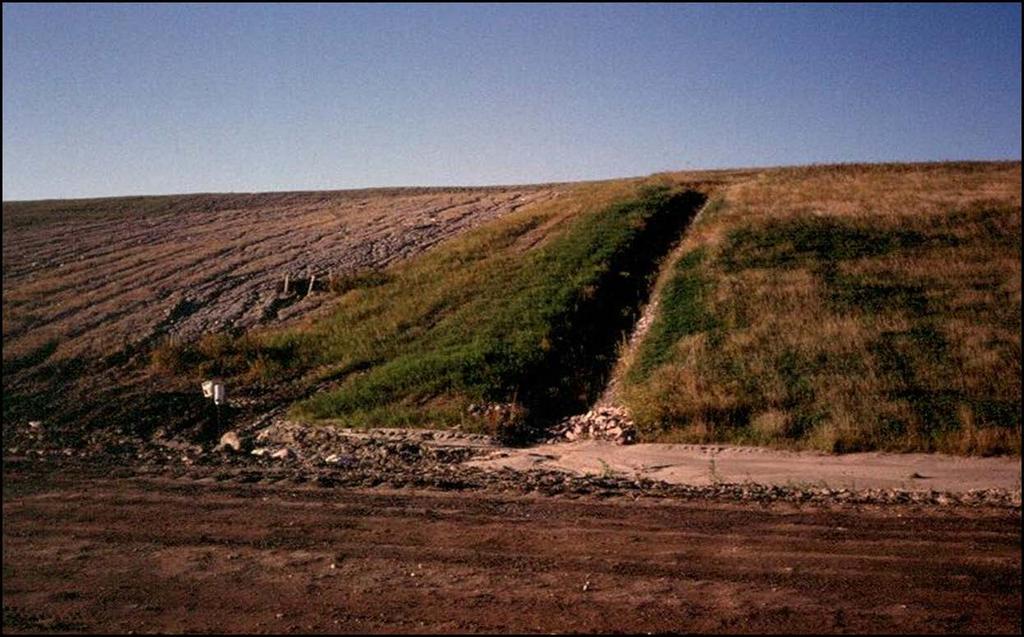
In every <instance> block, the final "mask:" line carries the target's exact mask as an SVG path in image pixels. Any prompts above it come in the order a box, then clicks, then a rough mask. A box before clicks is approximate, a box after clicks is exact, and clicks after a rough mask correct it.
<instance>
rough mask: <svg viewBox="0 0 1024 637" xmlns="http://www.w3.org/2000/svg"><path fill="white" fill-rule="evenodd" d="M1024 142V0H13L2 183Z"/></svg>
mask: <svg viewBox="0 0 1024 637" xmlns="http://www.w3.org/2000/svg"><path fill="white" fill-rule="evenodd" d="M1020 156H1021V9H1020V5H1001V6H992V5H990V6H984V5H972V6H967V5H959V6H957V5H944V6H905V5H899V6H849V5H846V6H769V5H765V6H756V5H755V6H700V5H681V6H668V5H627V6H614V5H600V6H598V5H594V6H586V5H582V6H581V5H571V6H570V5H549V6H544V5H518V6H493V5H476V6H466V5H459V6H456V5H451V6H428V5H401V6H379V5H374V6H351V5H349V6H316V5H303V6H296V5H282V6H242V5H218V6H166V5H162V6H156V5H152V6H146V5H142V6H125V5H117V6H62V5H49V6H26V5H10V4H5V5H4V6H3V198H4V199H5V200H9V199H34V198H49V197H85V196H101V195H124V194H142V193H154V194H155V193H173V192H223V191H264V190H295V189H326V188H352V187H365V186H382V185H393V186H404V185H457V184H458V185H463V184H464V185H479V184H499V183H526V182H540V181H561V180H579V179H594V178H605V177H620V176H630V175H641V174H647V173H651V172H655V171H659V170H669V169H688V168H716V167H736V166H760V165H781V164H806V163H820V162H848V161H917V160H941V159H1020Z"/></svg>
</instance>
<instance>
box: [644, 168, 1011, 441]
mask: <svg viewBox="0 0 1024 637" xmlns="http://www.w3.org/2000/svg"><path fill="white" fill-rule="evenodd" d="M1020 193H1021V168H1020V163H1019V162H1013V163H984V164H980V163H979V164H975V163H970V164H928V165H882V166H824V167H807V168H787V169H775V170H768V171H763V172H760V173H757V174H754V175H748V176H746V177H745V178H744V177H743V176H740V177H739V178H738V180H737V181H736V182H735V183H732V184H727V185H726V186H725V187H724V188H723V189H722V191H721V195H720V196H721V199H722V203H721V205H719V206H716V207H715V210H713V211H709V212H710V214H708V215H706V216H704V217H703V218H702V219H701V220H700V222H699V223H698V224H697V226H696V227H695V228H693V229H692V231H691V232H690V233H689V235H688V237H687V239H686V240H685V242H684V245H683V248H682V253H683V254H684V255H687V254H690V255H695V254H699V255H703V258H702V259H701V264H700V267H699V269H698V270H693V271H687V272H686V273H682V272H680V273H676V274H674V276H677V277H683V278H685V277H691V278H692V279H693V280H694V281H696V280H697V279H700V280H701V281H703V285H704V288H700V289H702V290H704V291H702V292H701V293H699V294H696V295H694V296H692V298H690V299H689V301H690V302H692V304H695V306H696V307H698V309H699V310H700V312H703V313H705V314H706V315H707V317H708V318H707V319H706V320H705V321H704V325H703V327H701V328H700V329H697V328H694V329H691V330H689V332H688V333H682V334H680V335H679V338H676V339H674V340H673V341H672V342H671V344H670V345H668V346H667V349H668V350H669V351H668V354H667V356H665V355H661V357H660V358H661V359H663V360H662V364H659V365H654V366H653V368H651V369H639V370H636V371H633V372H632V374H631V375H630V376H629V377H630V378H631V380H632V382H630V383H628V386H627V388H626V391H625V398H626V400H627V402H628V404H629V406H630V407H631V408H632V410H633V412H634V414H635V416H636V417H637V419H638V421H639V422H640V424H641V425H642V427H643V428H644V431H645V433H646V436H647V438H648V439H653V440H673V441H679V440H684V441H701V442H704V441H709V440H717V441H733V442H750V443H758V444H774V445H781V446H791V447H813V448H819V449H826V450H836V451H850V450H858V449H879V448H881V449H890V450H937V451H945V452H953V453H980V454H985V453H1005V452H1012V453H1019V451H1020V436H1021V433H1020V432H1021V429H1020V427H1021V425H1020V401H1021V386H1020V383H1021V356H1020V352H1021V348H1020V327H1021V259H1020V257H1021V226H1020V220H1021V203H1020V202H1021V198H1020ZM693 277H696V278H693ZM680 280H682V279H680ZM695 289H697V288H695ZM680 307H681V308H682V309H680ZM691 309H693V308H692V307H691V306H689V305H687V306H685V307H682V306H678V305H677V307H676V310H675V311H690V310H691ZM663 311H665V312H671V311H673V307H672V306H671V304H670V305H669V307H668V308H666V309H664V310H663ZM665 319H666V317H664V316H662V317H661V319H660V320H665ZM684 332H685V330H684ZM663 340H664V339H663ZM661 347H665V345H664V343H662V345H661ZM645 354H646V356H647V357H648V359H650V360H654V359H657V358H658V356H657V355H656V353H654V352H646V353H644V352H643V351H641V355H640V358H641V360H643V358H644V356H645ZM633 367H642V365H636V364H635V365H634V366H633ZM648 367H651V366H650V365H648Z"/></svg>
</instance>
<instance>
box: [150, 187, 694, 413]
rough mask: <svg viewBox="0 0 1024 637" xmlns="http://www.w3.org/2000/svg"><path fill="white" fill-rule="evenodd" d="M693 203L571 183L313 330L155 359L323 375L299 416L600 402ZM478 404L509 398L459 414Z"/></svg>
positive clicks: (355, 283) (356, 290)
mask: <svg viewBox="0 0 1024 637" xmlns="http://www.w3.org/2000/svg"><path fill="white" fill-rule="evenodd" d="M655 181H659V180H655ZM660 181H664V180H660ZM701 199H702V197H700V196H695V195H692V194H689V195H688V194H684V193H683V192H682V190H681V189H678V188H677V189H674V190H671V189H669V188H667V187H665V186H664V185H661V186H658V185H655V184H653V183H651V180H648V181H647V182H642V181H622V182H609V183H600V184H587V185H581V186H579V187H577V188H575V189H574V190H573V191H572V192H571V193H569V194H568V195H567V196H566V197H564V198H563V199H562V200H557V201H555V202H554V203H551V204H546V205H541V206H534V207H531V208H528V209H524V210H521V211H518V212H516V213H513V214H511V215H509V216H507V217H505V218H503V219H501V220H499V221H497V222H495V223H492V224H489V225H488V226H486V227H484V228H481V229H480V230H478V231H474V232H471V233H469V234H468V235H466V236H465V237H461V238H458V239H456V240H453V241H451V242H449V243H447V244H446V245H445V246H443V247H441V248H439V249H437V250H435V251H433V252H431V253H429V254H426V255H423V256H421V257H419V258H416V259H413V260H411V261H409V262H407V263H404V264H401V265H399V266H398V267H395V268H392V269H391V270H389V271H387V272H386V273H385V274H384V275H383V276H381V275H377V276H372V277H365V278H362V279H359V278H354V279H352V280H350V281H346V282H345V285H344V290H343V293H342V294H341V296H340V297H339V300H338V303H337V306H336V308H335V309H334V310H333V312H332V314H331V315H330V316H328V317H326V318H323V319H321V320H319V321H317V322H316V323H313V324H311V325H307V326H305V327H303V328H300V329H291V330H287V331H279V332H272V333H265V334H261V335H249V336H248V337H245V338H242V339H237V340H232V339H227V338H216V337H213V338H208V339H206V340H204V341H202V342H200V343H199V344H197V345H196V346H189V347H186V348H184V349H182V348H164V349H162V350H158V352H157V361H158V362H160V363H161V364H162V365H163V366H164V367H171V368H182V367H186V368H187V367H192V366H195V365H197V364H198V365H199V366H200V368H201V371H202V372H203V373H221V374H229V375H230V374H234V375H236V376H239V377H242V376H247V377H249V378H250V379H255V378H259V377H263V378H268V379H274V378H282V377H287V376H295V375H302V377H303V380H302V381H301V382H303V383H306V384H315V383H324V382H329V383H332V384H333V386H332V387H331V388H330V389H328V390H326V391H322V392H319V393H316V394H314V395H313V396H312V397H311V398H309V399H307V400H304V401H302V402H300V403H299V404H297V405H296V406H295V409H294V412H295V413H296V414H297V415H299V416H302V417H304V418H308V419H318V420H334V421H337V422H340V423H342V424H345V425H355V426H359V425H377V426H418V427H422V426H435V427H443V426H451V425H455V424H459V425H462V426H464V427H466V428H468V429H485V430H486V429H490V430H494V429H502V430H510V429H511V430H513V432H514V431H515V430H517V429H519V428H528V427H529V426H531V425H532V424H533V423H534V422H537V421H539V420H545V421H546V420H548V419H550V418H552V417H557V416H559V415H562V414H564V413H567V412H571V411H574V410H578V409H583V408H585V407H586V405H587V404H588V402H589V401H591V400H593V399H594V398H595V397H596V395H597V393H598V392H599V391H600V389H601V387H602V384H603V380H604V377H605V375H606V373H607V371H608V369H610V367H611V365H612V363H613V362H614V346H615V344H616V342H617V341H618V340H619V339H620V338H621V336H622V333H623V331H624V330H626V329H628V326H629V324H630V322H631V318H632V316H633V314H634V313H635V311H636V309H637V308H638V306H639V304H640V303H641V301H642V296H643V294H644V293H645V291H646V290H647V289H648V280H649V278H650V276H651V274H652V272H653V270H654V267H655V265H656V263H657V260H658V257H659V256H660V255H661V254H663V253H664V252H665V251H667V249H668V247H669V245H670V243H671V241H672V240H673V239H674V238H675V237H678V235H679V232H680V231H681V228H682V226H683V224H684V223H685V222H686V220H687V219H688V218H689V214H690V213H692V212H693V211H694V210H695V209H696V207H697V205H698V204H699V203H700V200H701ZM481 402H490V403H494V402H497V403H506V404H507V407H506V408H505V409H503V410H498V411H495V412H491V413H485V414H473V413H470V412H469V410H468V407H469V405H470V404H471V403H481Z"/></svg>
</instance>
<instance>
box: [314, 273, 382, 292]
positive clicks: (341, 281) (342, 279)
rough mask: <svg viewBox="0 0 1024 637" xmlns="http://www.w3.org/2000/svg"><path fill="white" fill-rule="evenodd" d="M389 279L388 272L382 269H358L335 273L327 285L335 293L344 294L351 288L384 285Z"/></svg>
mask: <svg viewBox="0 0 1024 637" xmlns="http://www.w3.org/2000/svg"><path fill="white" fill-rule="evenodd" d="M389 280H390V277H389V276H388V274H387V272H384V271H382V270H358V271H356V272H344V273H342V274H336V275H334V276H333V277H332V278H331V279H330V281H329V282H328V285H327V287H328V289H329V290H330V291H331V292H333V293H335V294H344V293H346V292H348V291H350V290H356V289H360V288H373V287H377V286H379V285H384V284H385V283H387V282H388V281H389Z"/></svg>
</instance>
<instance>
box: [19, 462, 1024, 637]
mask: <svg viewBox="0 0 1024 637" xmlns="http://www.w3.org/2000/svg"><path fill="white" fill-rule="evenodd" d="M266 475H270V476H271V479H266V478H264V479H260V480H258V481H254V482H239V481H238V480H236V479H233V478H232V477H231V476H226V475H221V474H218V473H216V472H207V473H203V472H202V471H192V472H188V473H176V474H175V473H171V472H167V471H155V472H152V473H148V474H143V473H139V472H136V471H131V470H124V471H120V472H119V471H116V470H112V469H111V467H110V466H109V465H106V464H103V463H98V464H90V463H87V462H86V463H81V464H67V465H58V464H57V463H56V462H50V461H42V460H41V461H36V462H27V461H25V460H18V459H9V461H8V462H6V463H5V470H4V490H3V574H4V575H3V603H4V619H3V628H4V632H12V633H14V632H39V631H47V632H52V631H73V632H81V631H84V632H98V631H113V632H128V631H135V632H153V631H174V632H182V631H218V632H219V631H224V632H277V631H309V632H503V631H514V632H576V631H586V632H589V631H629V632H668V631H684V632H692V631H698V632H787V631H792V632H815V631H823V632H846V631H849V632H893V631H895V632H989V631H991V632H997V633H1019V632H1020V631H1021V544H1020V543H1021V517H1020V508H1019V504H1018V505H1017V506H990V505H986V504H982V505H975V506H970V505H964V504H953V505H950V506H936V505H934V504H929V505H921V504H885V505H877V504H852V503H842V502H832V503H828V502H813V503H805V504H801V503H798V502H793V501H783V500H778V501H769V500H760V501H730V500H728V499H722V498H716V497H713V496H712V497H708V498H706V499H693V498H689V499H688V498H674V497H648V496H647V495H645V494H644V492H643V491H642V490H635V491H629V490H618V491H615V490H612V491H605V492H600V491H599V492H591V493H587V494H584V495H580V494H579V493H577V492H574V491H572V490H563V491H562V492H561V493H557V494H556V495H544V494H542V492H541V491H533V492H530V493H526V492H524V491H522V490H520V491H518V492H517V491H515V490H514V489H513V490H499V489H495V488H493V487H485V488H462V487H460V486H458V484H453V485H450V487H449V488H444V487H440V488H439V487H432V488H429V489H424V488H418V487H417V488H412V487H407V488H399V489H396V488H393V487H390V486H387V485H385V486H379V487H375V488H367V487H362V486H348V485H337V484H336V485H333V486H322V485H320V486H318V483H317V482H316V481H306V482H300V481H297V480H295V479H294V478H291V479H288V478H274V477H273V474H266ZM118 476H119V477H118ZM602 493H604V495H602Z"/></svg>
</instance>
